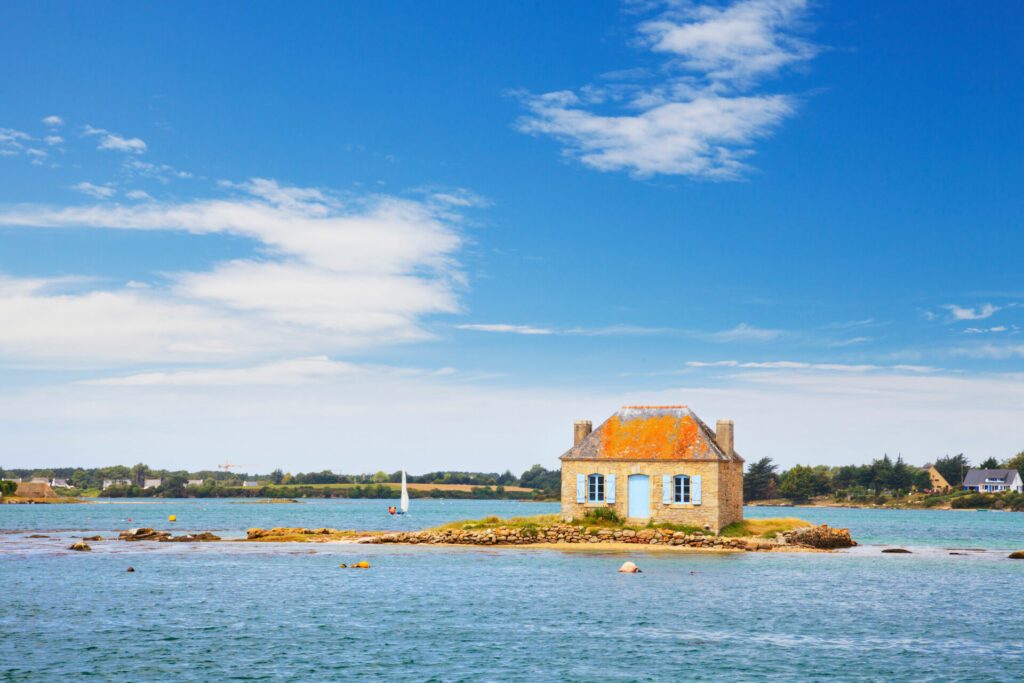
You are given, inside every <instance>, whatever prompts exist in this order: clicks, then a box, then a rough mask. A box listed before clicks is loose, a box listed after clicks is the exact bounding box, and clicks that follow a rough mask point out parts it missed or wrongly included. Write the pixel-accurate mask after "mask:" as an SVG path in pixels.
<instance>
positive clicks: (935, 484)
mask: <svg viewBox="0 0 1024 683" xmlns="http://www.w3.org/2000/svg"><path fill="white" fill-rule="evenodd" d="M921 469H923V470H924V471H925V472H927V473H928V477H929V478H930V479H931V480H932V491H941V492H943V493H945V492H946V491H950V490H952V488H953V487H952V486H950V485H949V482H948V481H946V478H945V477H944V476H942V473H941V472H939V471H938V470H937V469H935V465H933V464H931V463H927V464H926V465H925V466H924V467H922V468H921Z"/></svg>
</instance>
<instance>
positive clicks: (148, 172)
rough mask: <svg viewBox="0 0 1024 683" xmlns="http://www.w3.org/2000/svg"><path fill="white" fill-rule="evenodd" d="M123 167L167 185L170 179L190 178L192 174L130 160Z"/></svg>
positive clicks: (165, 166) (146, 162)
mask: <svg viewBox="0 0 1024 683" xmlns="http://www.w3.org/2000/svg"><path fill="white" fill-rule="evenodd" d="M124 167H125V168H126V169H128V170H129V171H130V172H132V173H134V174H136V175H140V176H144V177H147V178H153V179H154V180H159V181H160V182H161V183H164V184H166V183H169V182H171V180H172V179H181V178H191V177H192V174H191V173H189V172H187V171H179V170H178V169H176V168H174V167H173V166H169V165H167V164H151V163H149V162H148V161H141V160H139V159H131V160H129V161H127V162H125V164H124Z"/></svg>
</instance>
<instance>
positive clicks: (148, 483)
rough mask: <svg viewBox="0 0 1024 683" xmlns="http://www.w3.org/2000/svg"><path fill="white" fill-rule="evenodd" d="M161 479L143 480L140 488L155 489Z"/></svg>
mask: <svg viewBox="0 0 1024 683" xmlns="http://www.w3.org/2000/svg"><path fill="white" fill-rule="evenodd" d="M161 481H162V480H161V479H143V480H142V488H144V489H155V488H156V487H158V486H160V482H161Z"/></svg>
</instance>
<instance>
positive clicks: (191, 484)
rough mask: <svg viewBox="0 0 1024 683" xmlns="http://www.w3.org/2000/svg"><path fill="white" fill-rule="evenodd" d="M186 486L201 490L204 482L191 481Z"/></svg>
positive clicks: (199, 480)
mask: <svg viewBox="0 0 1024 683" xmlns="http://www.w3.org/2000/svg"><path fill="white" fill-rule="evenodd" d="M185 485H186V486H194V487H196V488H199V487H200V486H202V485H203V480H202V479H189V480H188V483H187V484H185Z"/></svg>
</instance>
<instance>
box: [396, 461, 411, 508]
mask: <svg viewBox="0 0 1024 683" xmlns="http://www.w3.org/2000/svg"><path fill="white" fill-rule="evenodd" d="M398 510H399V512H398V514H400V515H404V514H405V513H406V512H408V511H409V489H408V487H407V486H406V485H405V470H404V469H403V470H402V498H401V501H400V502H399V503H398Z"/></svg>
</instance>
